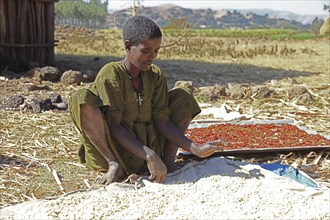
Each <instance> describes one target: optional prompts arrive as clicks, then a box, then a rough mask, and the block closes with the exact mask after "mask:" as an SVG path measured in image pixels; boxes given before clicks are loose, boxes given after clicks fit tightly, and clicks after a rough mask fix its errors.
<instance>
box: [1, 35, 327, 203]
mask: <svg viewBox="0 0 330 220" xmlns="http://www.w3.org/2000/svg"><path fill="white" fill-rule="evenodd" d="M223 41H225V42H226V41H230V42H228V44H232V40H223ZM244 41H247V40H246V39H242V40H240V42H241V43H239V44H238V45H236V49H235V51H236V52H238V51H247V50H248V49H249V48H250V49H251V48H252V49H253V48H256V47H257V46H256V45H258V44H260V45H268V46H269V45H272V44H273V45H275V44H276V45H278V46H279V47H282V51H285V49H283V48H285V47H286V48H288V51H291V50H295V51H294V52H292V51H291V52H288V54H287V55H283V54H282V55H278V54H277V55H276V54H275V55H269V54H265V53H264V54H262V53H261V52H260V54H259V55H258V54H256V55H255V56H254V57H252V58H251V57H244V56H239V55H228V54H227V55H224V56H221V54H220V55H219V56H213V57H212V56H208V55H207V54H205V57H203V58H202V57H198V56H197V55H196V54H194V53H192V54H191V53H190V54H184V53H183V54H181V55H180V56H179V55H178V56H177V57H176V56H173V57H172V58H171V59H168V58H167V57H166V56H167V55H166V53H165V54H164V55H162V54H160V56H159V60H158V61H157V62H156V64H157V65H158V66H159V67H160V68H161V69H162V70H163V72H164V74H165V75H166V77H167V79H168V85H169V88H173V87H174V85H175V83H176V82H177V81H190V82H191V84H192V86H193V88H194V93H195V96H196V99H197V100H198V101H199V102H200V103H201V104H206V103H208V104H212V105H213V106H220V105H221V104H224V103H225V104H228V105H229V106H231V107H232V108H233V109H234V108H237V107H239V108H240V109H241V110H242V112H243V113H248V114H251V115H253V119H258V120H275V119H293V120H294V121H295V122H296V123H297V124H298V125H300V126H303V127H305V128H307V129H309V130H312V131H315V132H318V133H320V134H322V135H325V136H327V137H329V135H330V132H329V131H330V105H329V103H330V66H329V60H330V39H329V38H320V39H314V40H305V41H293V40H288V41H285V40H284V41H283V40H282V41H278V42H275V43H274V42H268V41H266V40H260V41H259V42H255V39H250V40H249V41H247V42H245V43H243V42H244ZM253 42H254V43H253ZM284 46H285V47H284ZM62 52H65V51H61V48H60V47H59V49H58V51H57V55H56V67H58V68H59V69H60V70H61V71H62V72H64V71H66V70H69V69H72V70H79V71H82V72H89V73H92V74H96V73H97V71H98V70H99V69H100V68H101V67H102V66H103V65H104V64H105V63H107V62H109V61H114V60H119V59H122V57H120V56H105V55H102V56H98V55H95V54H90V55H84V56H82V55H75V54H68V53H66V54H61V53H62ZM237 54H239V53H237ZM21 76H22V77H21ZM0 77H1V78H0V88H1V93H0V108H3V107H5V103H6V100H7V99H8V97H10V96H12V95H23V96H34V97H38V98H45V97H47V96H49V94H51V93H54V92H57V93H59V94H60V95H61V96H62V99H63V100H64V101H67V100H68V98H69V97H70V94H71V93H72V92H73V91H75V90H76V89H78V88H80V87H82V86H88V83H83V84H81V85H66V84H64V83H63V82H61V81H59V82H49V81H39V80H36V79H35V78H33V77H29V76H28V75H27V73H23V74H21V75H18V74H13V73H2V74H0ZM33 85H35V86H37V89H31V88H36V87H33ZM215 85H219V86H222V87H224V89H225V94H223V93H219V92H217V91H215V89H213V88H214V86H215ZM235 85H236V86H238V87H235ZM301 86H302V87H305V88H306V91H307V93H308V94H309V95H308V96H306V97H307V98H306V97H305V98H302V97H301V95H302V94H299V93H295V92H294V91H292V90H291V89H292V88H294V87H301ZM233 87H235V88H236V90H231V88H233ZM260 87H263V88H267V89H269V90H271V91H272V92H271V94H272V95H270V96H269V95H264V96H259V93H258V91H259V90H258V88H260ZM205 88H206V91H207V92H205ZM237 88H243V89H242V90H241V93H242V94H241V96H234V95H233V93H234V92H233V91H237V90H238V89H237ZM214 91H215V92H214ZM306 91H305V93H306ZM213 93H214V94H213ZM0 118H1V120H0V146H1V147H0V191H1V194H2V195H3V196H2V199H1V201H0V207H1V206H6V205H8V204H14V203H18V202H21V201H26V200H29V199H33V198H46V197H50V196H56V195H61V194H63V193H64V192H70V191H73V190H79V189H84V188H86V187H87V188H88V185H89V184H91V183H92V182H93V179H94V178H95V176H96V175H97V172H94V171H88V170H87V169H86V168H83V167H80V166H79V161H78V158H77V149H78V145H79V138H78V135H77V132H76V131H75V129H74V127H73V124H72V123H71V119H70V118H69V115H68V112H67V111H59V110H54V111H50V112H44V113H32V112H13V111H5V110H0ZM209 118H212V115H209V116H198V117H197V118H196V119H198V120H203V119H209ZM310 153H311V152H307V153H306V152H304V153H300V154H299V153H298V154H297V153H294V154H292V155H291V156H290V157H291V158H292V159H291V161H290V163H293V162H294V161H296V162H297V158H298V159H299V158H301V159H303V158H306V156H307V155H310ZM314 153H315V154H313V158H312V159H313V160H312V161H315V160H314V159H316V158H317V157H319V156H320V157H321V158H322V160H323V161H324V160H325V161H329V158H328V155H329V150H328V151H326V152H314ZM315 155H316V156H315ZM268 156H269V155H268ZM268 156H267V158H269V157H268ZM243 157H244V156H243ZM243 157H242V158H243ZM261 157H262V156H261ZM261 157H260V155H259V156H258V155H257V156H256V155H252V156H248V157H247V158H245V157H244V158H245V159H246V160H251V161H262V158H261ZM271 157H272V158H273V159H276V158H278V157H279V155H278V154H276V155H271ZM265 160H267V159H265ZM322 160H319V162H320V161H322ZM306 161H307V159H306V160H305V163H306ZM326 166H327V167H324V166H323V167H322V169H319V170H318V171H319V173H318V175H315V178H316V179H317V178H320V177H322V179H321V181H323V182H328V183H329V177H330V175H329V173H326V172H324V169H328V168H329V163H328V162H327V163H326ZM54 170H55V171H56V172H57V174H58V177H59V178H60V179H61V184H59V183H58V182H57V181H55V180H54V179H53V178H54V177H55V176H56V175H54V172H53V171H54ZM314 174H315V172H314ZM316 174H317V173H316ZM86 182H87V183H86Z"/></svg>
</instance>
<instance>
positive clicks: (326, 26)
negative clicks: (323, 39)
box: [319, 17, 330, 35]
mask: <svg viewBox="0 0 330 220" xmlns="http://www.w3.org/2000/svg"><path fill="white" fill-rule="evenodd" d="M319 33H320V34H321V35H326V34H330V17H328V18H327V19H326V20H325V21H324V23H323V24H322V26H321V28H320V32H319Z"/></svg>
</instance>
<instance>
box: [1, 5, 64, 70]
mask: <svg viewBox="0 0 330 220" xmlns="http://www.w3.org/2000/svg"><path fill="white" fill-rule="evenodd" d="M56 1H58V0H0V54H3V55H6V56H7V57H9V58H10V59H12V60H16V61H18V62H19V63H22V64H27V63H32V62H35V63H39V64H40V65H44V64H48V65H53V64H54V63H55V52H54V47H55V39H54V29H55V25H54V17H55V2H56Z"/></svg>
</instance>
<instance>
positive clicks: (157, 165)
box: [147, 152, 167, 183]
mask: <svg viewBox="0 0 330 220" xmlns="http://www.w3.org/2000/svg"><path fill="white" fill-rule="evenodd" d="M147 166H148V169H149V172H150V176H149V180H151V181H154V182H157V183H163V182H164V181H165V178H166V174H167V168H166V165H165V164H164V163H163V161H162V160H161V159H160V157H159V156H158V155H157V154H156V153H155V152H151V153H149V154H148V155H147Z"/></svg>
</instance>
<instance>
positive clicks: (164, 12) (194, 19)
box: [107, 4, 311, 29]
mask: <svg viewBox="0 0 330 220" xmlns="http://www.w3.org/2000/svg"><path fill="white" fill-rule="evenodd" d="M129 10H130V9H123V10H119V11H115V12H112V13H111V14H109V16H108V19H107V20H108V24H109V26H110V27H111V26H117V27H119V28H121V27H122V25H123V23H124V22H125V21H126V20H127V18H128V17H129V16H131V14H130V11H129ZM268 12H269V13H268ZM137 14H139V15H145V16H148V17H150V18H152V19H154V20H155V21H156V22H157V23H158V24H159V25H160V26H162V27H164V26H168V25H170V24H171V23H170V22H171V19H173V18H186V19H187V21H188V23H189V24H196V23H198V25H197V26H196V28H222V29H249V28H294V29H309V28H310V27H311V24H310V23H307V22H306V18H304V23H302V22H300V21H296V20H294V19H293V17H294V16H293V17H292V14H291V17H290V16H288V14H287V15H286V16H283V17H279V16H275V13H271V11H267V12H266V13H265V14H263V15H262V14H261V13H254V12H250V11H238V10H212V9H189V8H182V7H179V6H176V5H173V4H166V5H160V6H157V7H139V8H137ZM282 14H283V13H282ZM293 15H294V14H293ZM284 17H287V18H284ZM296 17H297V16H296ZM297 18H298V17H297Z"/></svg>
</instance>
